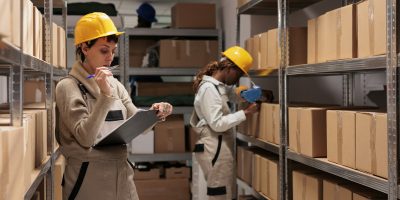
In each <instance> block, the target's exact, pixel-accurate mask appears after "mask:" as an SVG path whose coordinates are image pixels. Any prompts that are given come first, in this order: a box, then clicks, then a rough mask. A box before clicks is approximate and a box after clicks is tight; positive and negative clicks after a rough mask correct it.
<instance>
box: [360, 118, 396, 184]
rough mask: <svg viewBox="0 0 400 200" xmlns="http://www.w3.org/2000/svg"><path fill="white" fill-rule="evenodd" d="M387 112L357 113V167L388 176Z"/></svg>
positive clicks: (384, 176)
mask: <svg viewBox="0 0 400 200" xmlns="http://www.w3.org/2000/svg"><path fill="white" fill-rule="evenodd" d="M387 139H388V138H387V115H386V113H374V112H359V113H357V114H356V169H358V170H361V171H364V172H368V173H372V174H374V175H378V176H380V177H383V178H387V177H388V171H387V168H388V160H387V157H388V156H387Z"/></svg>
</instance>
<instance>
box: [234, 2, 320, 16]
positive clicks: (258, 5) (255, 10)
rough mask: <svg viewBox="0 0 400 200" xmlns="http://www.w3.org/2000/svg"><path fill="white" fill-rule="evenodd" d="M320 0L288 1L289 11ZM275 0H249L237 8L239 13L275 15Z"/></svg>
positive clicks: (276, 11)
mask: <svg viewBox="0 0 400 200" xmlns="http://www.w3.org/2000/svg"><path fill="white" fill-rule="evenodd" d="M318 1H320V0H292V1H290V2H289V8H290V11H291V12H293V11H296V10H300V9H302V8H305V7H307V6H310V5H312V4H314V3H316V2H318ZM277 8H278V6H277V0H251V1H249V2H248V3H246V4H244V5H243V6H241V7H240V8H239V12H238V13H239V14H248V15H250V14H251V15H277V14H278V9H277Z"/></svg>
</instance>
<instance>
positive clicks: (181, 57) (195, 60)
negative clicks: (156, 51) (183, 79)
mask: <svg viewBox="0 0 400 200" xmlns="http://www.w3.org/2000/svg"><path fill="white" fill-rule="evenodd" d="M217 58H218V42H217V41H216V40H160V62H159V66H160V67H204V66H205V65H207V64H208V63H209V62H211V61H215V60H217Z"/></svg>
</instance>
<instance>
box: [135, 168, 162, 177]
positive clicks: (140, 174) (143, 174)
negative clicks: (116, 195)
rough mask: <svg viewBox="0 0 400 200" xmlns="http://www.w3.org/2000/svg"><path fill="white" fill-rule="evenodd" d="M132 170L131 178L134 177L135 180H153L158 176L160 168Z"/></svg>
mask: <svg viewBox="0 0 400 200" xmlns="http://www.w3.org/2000/svg"><path fill="white" fill-rule="evenodd" d="M134 171H135V175H134V176H133V179H135V180H154V179H159V178H160V169H159V168H153V169H150V170H148V171H147V170H137V169H135V170H134Z"/></svg>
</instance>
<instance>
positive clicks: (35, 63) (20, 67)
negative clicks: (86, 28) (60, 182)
mask: <svg viewBox="0 0 400 200" xmlns="http://www.w3.org/2000/svg"><path fill="white" fill-rule="evenodd" d="M32 2H33V4H34V5H35V6H37V7H44V15H43V16H44V24H45V32H44V42H45V46H44V49H45V55H46V59H45V60H49V61H50V63H51V59H52V52H53V51H52V44H51V43H52V41H51V38H52V34H53V33H52V22H53V20H52V16H53V0H41V1H39V0H32ZM55 3H56V5H57V6H58V7H61V8H62V11H63V16H64V18H63V27H64V28H65V27H66V9H67V3H66V1H64V0H55ZM21 5H22V1H21ZM21 8H22V6H21ZM22 13H23V10H22V11H21V20H24V19H23V16H22V15H23V14H22ZM22 24H23V23H21V25H20V26H21V30H23V28H24V27H23V25H22ZM21 32H22V31H21ZM21 41H22V34H21ZM22 45H23V44H22ZM21 49H22V46H21V48H20V49H19V48H16V47H14V46H13V45H10V44H8V43H6V42H3V41H0V66H1V71H2V75H6V76H8V77H9V98H8V99H9V103H10V113H11V121H10V125H11V126H23V124H22V123H23V122H22V112H23V82H24V78H25V77H28V76H42V77H44V80H45V81H44V82H45V88H46V110H47V126H48V127H47V138H48V152H47V153H48V158H47V160H46V162H45V163H43V164H42V165H41V166H40V167H39V168H37V169H36V171H37V176H36V177H35V179H34V180H32V184H31V186H30V187H29V189H28V190H27V191H26V193H25V195H24V199H31V198H32V196H33V195H34V193H35V191H36V189H37V187H38V186H39V184H40V183H42V182H43V181H44V180H45V179H46V181H45V187H46V199H54V194H53V191H54V186H53V182H54V178H53V174H54V173H53V171H54V163H55V160H56V158H57V157H58V155H59V152H58V150H55V149H54V146H53V137H54V136H53V132H52V130H53V128H54V127H53V98H52V97H53V96H54V95H53V94H54V91H53V88H54V87H53V85H54V83H53V81H54V80H55V78H54V76H64V75H66V74H67V72H66V71H65V70H61V69H57V68H55V67H54V66H53V65H51V64H49V63H47V62H45V61H43V60H40V59H37V58H35V57H33V56H30V55H27V54H24V53H22V50H21Z"/></svg>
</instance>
